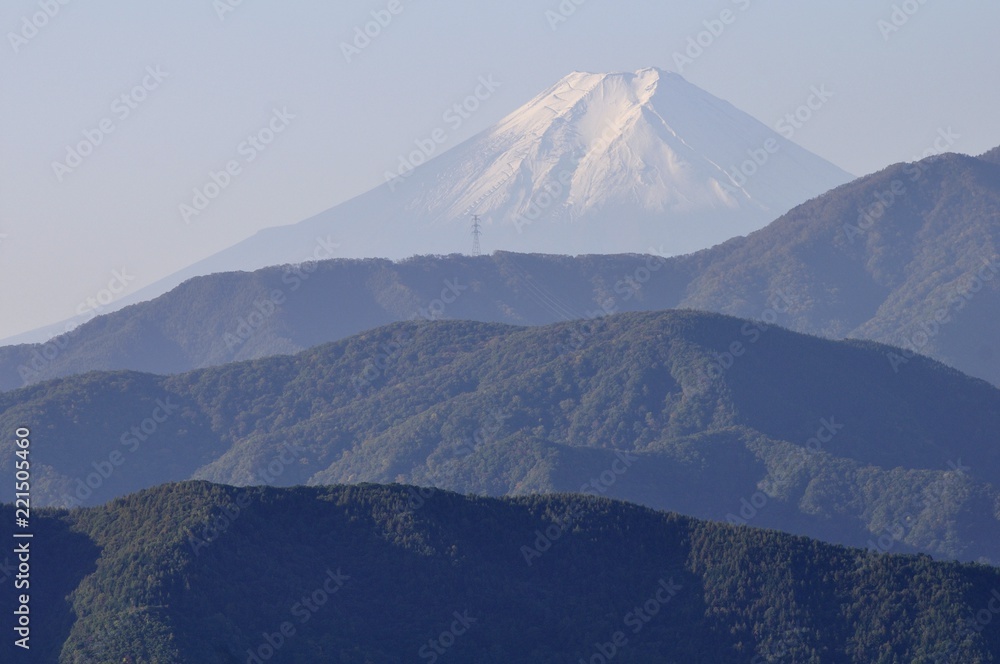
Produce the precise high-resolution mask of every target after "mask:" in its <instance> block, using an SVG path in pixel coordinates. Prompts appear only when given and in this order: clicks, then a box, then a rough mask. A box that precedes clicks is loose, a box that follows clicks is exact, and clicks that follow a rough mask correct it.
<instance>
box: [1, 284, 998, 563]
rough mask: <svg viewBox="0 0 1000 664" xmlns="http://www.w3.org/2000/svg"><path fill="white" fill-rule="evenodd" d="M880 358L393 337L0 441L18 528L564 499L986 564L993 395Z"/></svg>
mask: <svg viewBox="0 0 1000 664" xmlns="http://www.w3.org/2000/svg"><path fill="white" fill-rule="evenodd" d="M774 307H775V309H774V311H775V312H776V315H780V314H779V313H778V312H779V311H780V310H782V309H784V307H785V305H784V304H782V303H781V302H780V301H776V302H775V303H774ZM887 350H888V348H887V347H882V346H878V345H875V344H871V343H867V342H865V343H860V342H833V341H827V340H823V339H819V338H816V337H810V336H804V335H800V334H797V333H793V332H789V331H787V330H784V329H781V328H779V327H777V326H774V325H768V324H766V323H764V322H763V321H744V320H741V319H736V318H730V317H725V316H720V315H716V314H706V313H698V312H662V313H630V314H618V315H615V316H610V317H607V318H603V319H600V320H594V321H573V322H569V323H561V324H556V325H553V326H547V327H528V328H524V327H511V326H504V325H497V324H485V323H472V322H426V321H424V322H411V323H398V324H395V325H391V326H387V327H384V328H379V329H377V330H374V331H371V332H368V333H365V334H362V335H359V336H355V337H351V338H349V339H346V340H343V341H339V342H334V343H332V344H327V345H324V346H319V347H317V348H314V349H312V350H309V351H306V352H303V353H301V354H299V355H296V356H280V357H273V358H267V359H261V360H254V361H248V362H240V363H234V364H228V365H224V366H221V367H216V368H211V369H204V370H199V371H195V372H191V373H186V374H181V375H176V376H169V377H162V376H155V375H151V374H140V373H135V372H112V373H89V374H84V375H81V376H76V377H71V378H66V379H59V380H54V381H49V382H45V383H40V384H38V385H34V386H31V387H28V388H24V389H21V390H17V391H13V392H8V393H6V394H3V395H0V428H6V429H9V430H11V431H13V430H14V429H15V428H16V427H19V426H25V425H26V424H25V423H36V424H35V425H34V426H33V431H32V450H33V451H32V454H33V458H34V459H35V470H34V477H35V480H34V486H35V496H34V498H35V501H36V502H37V503H38V504H39V505H45V504H48V505H64V506H73V505H81V504H83V505H93V504H97V503H101V502H103V501H106V500H108V499H111V498H113V497H115V496H120V495H122V494H124V493H127V492H130V491H135V490H138V489H142V488H145V487H149V486H153V485H156V484H160V483H163V482H168V481H178V480H184V479H207V480H211V481H214V482H222V483H226V484H235V485H255V484H270V485H275V486H293V485H298V484H333V483H358V482H393V481H398V482H406V483H412V484H417V485H421V486H436V487H441V488H445V489H450V490H454V491H459V492H462V493H475V494H489V495H496V496H500V495H519V494H526V493H535V492H568V491H572V492H580V491H583V492H586V493H594V494H598V495H606V496H614V497H617V498H622V499H626V500H630V501H633V502H638V503H642V504H645V505H648V506H651V507H655V508H658V509H669V510H675V511H678V512H682V513H687V514H691V515H693V516H697V517H702V518H711V519H717V520H728V521H731V522H734V523H746V524H750V525H755V526H763V527H772V528H780V529H782V530H785V531H788V532H792V533H798V534H803V535H809V536H812V537H817V538H820V539H824V540H827V541H831V542H837V543H843V544H849V545H855V546H868V547H870V548H874V549H877V550H884V551H925V552H928V553H932V554H935V555H938V556H944V557H951V558H960V559H964V560H979V559H988V558H992V557H993V556H994V555H995V554H996V551H997V550H1000V548H998V547H1000V523H998V518H1000V517H998V514H1000V492H998V490H997V487H1000V472H998V469H1000V449H998V448H997V446H996V445H995V441H994V436H993V433H994V432H995V431H997V430H998V429H1000V419H998V418H1000V390H997V389H996V388H993V387H991V386H989V385H988V384H986V383H985V382H982V381H978V380H975V379H972V378H969V377H967V376H964V375H962V374H961V373H959V372H957V371H955V370H953V369H949V368H947V367H945V366H943V365H941V364H938V363H936V362H933V361H931V360H928V359H926V358H923V357H921V356H915V357H914V358H912V359H911V360H910V361H909V364H908V365H907V368H906V371H905V372H902V371H901V372H896V371H894V370H893V368H892V366H891V365H890V364H889V363H888V362H886V361H885V353H886V351H887ZM15 460H16V458H15V455H14V450H13V449H12V448H8V449H7V450H6V451H5V452H3V454H2V456H0V469H5V472H6V471H8V470H9V471H10V472H13V469H12V468H13V464H14V462H15ZM8 491H12V488H10V489H8ZM9 497H12V494H10V495H9V496H8V498H9Z"/></svg>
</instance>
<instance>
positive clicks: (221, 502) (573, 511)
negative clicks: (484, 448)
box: [0, 482, 1000, 664]
mask: <svg viewBox="0 0 1000 664" xmlns="http://www.w3.org/2000/svg"><path fill="white" fill-rule="evenodd" d="M416 491H418V490H417V489H416V488H414V487H405V486H398V485H396V486H378V485H365V486H354V487H343V486H339V487H308V488H307V487H298V488H291V489H271V488H262V487H258V488H249V489H238V488H235V487H225V486H219V485H212V484H208V483H205V482H186V483H182V484H175V485H164V486H160V487H156V488H153V489H148V490H145V491H143V492H141V493H138V494H133V495H130V496H127V497H123V498H121V499H118V500H116V501H114V502H113V503H110V504H108V505H104V506H100V507H95V508H88V509H81V510H74V511H70V512H65V511H61V510H55V511H46V512H44V513H42V514H40V515H38V516H37V517H35V520H34V521H35V528H36V531H37V532H38V535H39V538H40V539H38V540H37V541H45V542H51V543H53V544H55V543H58V544H62V545H69V544H72V545H73V546H74V548H73V549H70V548H68V546H60V547H50V548H47V549H39V550H38V551H37V552H36V557H34V558H33V559H32V563H33V569H32V571H33V572H35V574H33V576H32V581H35V583H33V586H32V589H33V592H34V593H35V597H36V598H38V599H41V598H42V597H43V596H44V597H46V598H47V599H50V601H47V602H45V603H44V604H38V605H35V604H33V605H32V617H33V618H35V620H34V621H33V623H32V624H33V626H34V627H35V631H34V633H33V636H35V639H34V640H33V641H32V646H33V653H32V654H33V655H34V656H35V657H36V659H33V661H39V662H60V663H64V664H69V663H70V662H76V661H109V662H110V661H114V662H120V661H198V662H208V663H214V662H220V663H226V664H231V663H232V662H245V661H249V662H255V661H256V660H257V659H260V660H261V661H267V660H270V659H272V658H275V657H276V656H277V657H278V658H281V659H286V660H289V661H327V659H328V658H329V657H331V656H333V657H336V658H337V659H338V660H339V661H345V662H358V663H359V664H361V663H363V662H389V663H397V662H399V663H401V662H406V661H413V660H414V658H415V656H416V657H418V658H420V659H421V660H423V659H426V660H428V661H432V662H433V661H438V660H439V659H440V661H444V658H451V659H456V660H458V661H477V662H488V663H490V664H493V663H496V664H499V663H500V662H544V663H545V664H571V663H575V662H578V661H580V660H581V659H583V660H584V661H604V660H606V659H608V658H612V657H613V658H614V659H615V660H616V661H622V662H649V661H660V662H669V663H673V662H676V663H678V664H679V663H681V662H685V663H687V662H709V661H711V662H714V663H719V664H736V663H737V662H747V661H751V660H757V661H766V660H781V661H789V662H803V663H805V662H817V661H833V662H845V663H854V662H857V663H858V664H862V663H867V662H872V661H913V662H930V661H939V662H949V663H951V662H959V661H960V662H963V663H966V664H982V663H985V662H988V661H991V659H992V658H993V657H994V656H995V655H996V654H997V653H998V652H1000V628H998V624H1000V623H998V621H997V620H995V619H994V618H995V613H996V612H995V611H992V610H991V609H992V607H993V606H994V604H995V596H996V590H995V588H996V587H997V586H998V583H1000V576H998V572H997V570H996V569H994V568H988V567H984V566H977V565H960V564H954V563H935V562H932V561H930V560H929V559H928V558H927V557H926V556H896V555H878V554H874V553H871V552H864V551H859V550H853V549H845V548H843V547H837V546H831V545H828V544H823V543H820V542H816V541H813V540H808V539H805V538H798V537H792V536H789V535H786V534H782V533H776V532H772V531H764V530H759V529H754V528H734V527H732V526H728V525H723V524H712V523H707V522H703V521H698V520H694V519H690V518H688V517H683V516H679V515H676V514H668V513H661V512H653V511H651V510H648V509H645V508H640V507H637V506H634V505H628V504H625V503H620V502H617V501H610V500H607V499H601V498H593V497H579V496H547V497H537V496H526V497H519V498H507V499H500V500H498V499H488V498H481V497H467V496H459V495H456V494H452V493H448V492H436V493H433V494H431V495H428V496H426V497H424V498H422V500H421V502H419V503H415V502H414V501H413V499H412V497H413V495H414V493H415V492H416ZM0 514H2V516H3V517H4V519H3V523H5V524H8V523H11V522H12V521H13V509H12V508H11V507H10V506H9V505H0ZM5 527H6V526H5ZM581 579H586V580H588V582H587V583H581V582H580V580H581ZM991 590H992V592H991ZM372 598H391V599H387V600H386V601H373V599H372ZM14 602H15V598H14V597H13V595H12V594H5V595H4V597H3V600H2V603H3V607H4V609H5V610H7V611H10V612H12V611H13V610H14V608H15V607H14V606H12V604H13V603H14ZM986 607H990V608H986ZM984 613H985V616H984V615H983V614H984ZM970 616H971V618H970ZM511 634H517V635H518V638H517V639H514V640H511V639H510V635H511ZM13 649H14V646H13V645H12V639H7V640H5V641H4V644H3V645H2V646H0V652H3V653H4V654H5V655H7V654H8V653H9V651H11V650H13ZM601 658H604V660H602V659H601Z"/></svg>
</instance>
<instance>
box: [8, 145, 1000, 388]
mask: <svg viewBox="0 0 1000 664" xmlns="http://www.w3.org/2000/svg"><path fill="white" fill-rule="evenodd" d="M997 161H998V158H997V152H996V151H995V150H994V151H992V152H990V153H987V154H986V155H983V157H982V158H978V159H977V158H974V157H968V156H964V155H955V154H948V155H941V156H938V157H932V158H928V159H925V160H923V161H921V162H918V163H914V164H896V165H894V166H891V167H889V168H886V169H884V170H882V171H880V172H878V173H874V174H872V175H869V176H866V177H863V178H860V179H858V180H856V181H854V182H852V183H850V184H847V185H844V186H842V187H838V188H837V189H834V190H833V191H830V192H828V193H826V194H824V195H822V196H819V197H817V198H815V199H813V200H811V201H808V202H806V203H804V204H802V205H800V206H798V207H796V208H795V209H793V210H791V211H790V212H788V213H787V214H785V215H784V216H782V217H781V218H779V219H777V220H775V221H774V222H773V223H771V224H770V225H768V226H767V227H766V228H764V229H761V230H760V231H757V232H755V233H752V234H750V235H748V236H746V237H738V238H734V239H732V240H730V241H728V242H725V243H723V244H720V245H718V246H716V247H713V248H711V249H706V250H704V251H700V252H698V253H695V254H691V255H687V256H678V257H671V258H663V256H669V255H670V254H671V253H673V250H672V249H671V247H670V246H669V244H668V243H664V245H662V246H656V247H650V248H649V252H650V253H651V254H658V255H650V256H628V255H618V256H577V257H569V256H541V255H525V254H514V253H509V252H502V251H499V252H496V253H494V254H493V255H491V256H480V257H467V256H458V255H452V256H424V257H418V258H413V259H410V260H406V261H401V262H391V261H386V260H376V259H371V260H327V261H320V262H308V261H307V262H305V263H303V264H301V265H291V266H280V267H273V268H268V269H264V270H260V271H257V272H253V273H242V272H237V273H226V274H216V275H211V276H208V277H199V278H196V279H192V280H191V281H188V282H186V283H184V284H182V285H180V286H178V287H177V288H176V289H174V290H173V291H171V292H170V293H167V294H165V295H163V296H161V297H158V298H156V299H155V300H152V301H149V302H144V303H142V304H137V305H134V306H131V307H128V308H126V309H123V310H122V311H118V312H115V313H112V314H109V315H107V316H99V317H97V318H95V319H94V320H92V321H90V322H88V323H86V324H84V325H82V326H80V327H79V328H77V329H76V330H74V331H73V332H72V333H70V334H66V335H63V336H61V337H58V338H56V339H53V340H52V341H50V342H48V343H47V344H44V345H19V346H7V347H3V348H0V389H13V388H17V387H21V386H24V385H25V384H30V383H35V382H38V381H41V380H45V379H48V378H53V377H57V376H66V375H70V374H74V373H82V372H85V371H89V370H95V369H132V370H138V371H149V372H153V373H178V372H182V371H187V370H189V369H194V368H198V367H207V366H212V365H218V364H224V363H226V362H230V361H233V360H242V359H251V358H260V357H265V356H268V355H274V354H277V353H294V352H298V351H301V350H304V349H306V348H309V347H312V346H314V345H317V344H321V343H325V342H328V341H335V340H337V339H342V338H345V337H347V336H350V335H353V334H357V333H359V332H362V331H365V330H369V329H372V328H375V327H377V326H379V325H385V324H388V323H391V322H394V321H402V320H413V319H416V320H440V319H451V320H458V319H463V320H477V321H484V322H503V323H510V324H524V325H542V324H549V323H554V322H558V321H563V320H571V319H582V318H587V317H593V316H595V315H603V314H606V313H613V312H626V311H652V310H662V309H669V308H692V309H700V310H705V311H715V312H720V313H725V314H729V315H733V316H739V317H743V318H760V317H762V316H764V315H765V314H766V313H767V312H769V311H770V310H771V309H772V302H773V301H774V299H775V298H782V299H783V301H786V302H787V308H786V310H785V311H783V312H782V313H781V315H780V320H779V323H780V324H781V325H783V326H784V327H788V328H790V329H794V330H798V331H800V332H806V333H809V334H818V335H822V336H827V337H830V338H838V339H839V338H845V337H853V338H862V339H870V340H874V341H878V342H881V343H888V344H891V345H895V346H901V347H904V348H906V349H907V351H908V353H910V354H912V353H920V354H923V355H929V356H931V357H934V358H936V359H939V360H941V361H943V362H945V363H946V364H949V365H951V366H954V367H957V368H959V369H960V370H962V371H963V372H965V373H968V374H970V375H973V376H977V377H980V378H984V379H986V380H988V381H990V382H992V383H993V384H994V385H1000V342H998V337H997V335H996V334H995V333H994V331H995V330H996V329H997V328H998V326H1000V313H998V312H1000V278H997V277H998V275H1000V164H998V163H996V162H997ZM332 241H333V239H331V238H327V237H317V238H316V245H315V247H313V248H312V249H311V250H310V251H306V250H307V249H309V248H308V247H304V248H303V252H304V253H303V255H304V257H309V256H330V255H331V253H330V251H329V250H328V249H327V245H328V244H329V243H330V242H332Z"/></svg>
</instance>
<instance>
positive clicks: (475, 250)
mask: <svg viewBox="0 0 1000 664" xmlns="http://www.w3.org/2000/svg"><path fill="white" fill-rule="evenodd" d="M482 234H483V229H482V226H481V225H480V223H479V215H478V214H474V215H472V255H473V256H478V255H479V254H480V253H482V250H481V249H480V247H479V238H480V236H482Z"/></svg>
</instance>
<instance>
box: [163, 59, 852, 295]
mask: <svg viewBox="0 0 1000 664" xmlns="http://www.w3.org/2000/svg"><path fill="white" fill-rule="evenodd" d="M488 84H490V82H489V81H483V85H488ZM415 144H416V145H419V141H415ZM412 148H413V146H410V147H409V148H408V150H409V149H412ZM417 156H419V155H417ZM423 161H424V160H423V159H413V160H409V161H408V160H404V159H403V158H401V159H400V162H401V163H400V165H399V167H398V168H397V169H396V170H395V171H391V172H389V173H387V177H386V183H385V184H383V185H382V186H380V187H377V188H375V189H373V190H372V191H369V192H368V193H366V194H363V195H361V196H358V197H357V198H354V199H352V200H349V201H347V202H345V203H343V204H341V205H338V206H337V207H334V208H332V209H330V210H327V211H326V212H323V213H321V214H319V215H317V216H315V217H313V218H311V219H307V220H305V221H302V222H299V223H297V224H293V225H291V226H281V227H275V228H270V229H266V230H263V231H261V232H259V233H257V234H256V235H254V236H252V237H250V238H248V239H247V240H245V241H243V242H241V243H239V244H237V245H235V246H233V247H231V248H230V249H227V250H225V251H223V252H221V253H219V254H216V255H215V256H212V257H209V258H208V259H206V260H204V261H202V262H200V263H198V264H195V265H193V266H191V267H190V268H188V269H186V270H184V271H183V272H181V273H178V274H176V275H172V276H171V277H170V278H168V279H166V280H164V281H163V282H162V283H161V284H159V285H158V287H159V288H160V289H161V292H163V291H165V290H167V289H169V288H171V287H172V286H173V285H176V284H177V283H180V281H181V280H183V279H186V278H190V277H192V276H196V275H199V274H207V273H211V272H220V271H229V270H248V269H257V268H260V267H264V266H267V265H276V264H282V263H301V262H304V261H307V260H311V259H314V258H326V257H357V258H362V257H388V258H405V257H407V256H411V255H414V254H448V253H454V252H463V253H468V252H469V251H470V250H471V247H472V242H471V238H470V235H469V228H470V224H471V216H472V215H473V214H478V215H480V216H481V219H482V225H483V237H482V246H483V250H484V251H485V252H492V251H494V250H508V251H520V252H537V253H554V254H583V253H602V254H604V253H620V252H642V253H649V252H653V251H656V252H661V253H664V254H668V255H673V254H681V253H687V252H692V251H696V250H699V249H703V248H706V247H709V246H712V245H714V244H718V243H720V242H723V241H725V240H727V239H729V238H731V237H734V236H736V235H745V234H747V233H749V232H751V231H754V230H757V229H758V228H761V227H763V226H764V225H766V224H767V223H768V222H770V221H772V220H773V219H775V218H777V217H778V216H780V215H781V214H783V213H784V212H786V211H787V210H789V209H790V208H792V207H794V206H795V205H797V204H799V203H802V202H804V201H806V200H808V199H809V198H812V197H814V196H817V195H819V194H821V193H823V192H825V191H827V190H829V189H831V188H833V187H835V186H838V185H840V184H843V183H845V182H848V181H849V180H851V179H852V177H851V176H850V175H849V174H848V173H846V172H844V171H842V170H840V169H839V168H837V167H836V166H834V165H833V164H830V163H829V162H827V161H825V160H823V159H822V158H820V157H818V156H816V155H814V154H812V153H811V152H809V151H807V150H805V149H803V148H801V147H799V146H797V145H796V144H794V143H792V142H790V141H789V140H787V139H785V138H784V137H782V136H781V135H779V134H778V133H776V132H775V131H773V130H771V129H770V128H769V127H767V126H765V125H764V124H762V123H761V122H759V121H757V120H756V119H754V118H752V117H751V116H749V115H747V114H746V113H744V112H742V111H740V110H739V109H737V108H735V107H734V106H732V105H731V104H729V103H728V102H725V101H723V100H721V99H719V98H717V97H714V96H712V95H710V94H709V93H707V92H705V91H704V90H702V89H700V88H698V87H697V86H695V85H693V84H691V83H689V82H688V81H687V80H685V79H684V78H683V77H682V76H680V75H679V74H675V73H670V72H665V71H661V70H659V69H642V70H640V71H637V72H633V73H611V74H591V73H586V72H574V73H572V74H569V75H568V76H566V77H565V78H563V79H562V80H561V81H559V82H558V83H556V84H555V85H553V86H552V87H551V88H549V89H548V90H545V91H544V92H542V93H541V94H539V95H538V96H537V97H535V98H534V99H532V100H530V101H529V102H527V103H526V104H524V105H523V106H522V107H520V108H519V109H517V110H515V111H514V112H513V113H511V114H510V115H508V116H507V117H505V118H504V119H503V120H501V121H500V122H499V123H498V124H496V125H495V126H493V127H492V128H490V129H487V130H486V131H483V132H481V133H480V134H478V135H476V136H474V137H473V138H471V139H469V140H467V141H465V142H464V143H462V144H460V145H458V146H456V147H454V148H452V149H450V150H447V151H445V152H443V153H441V154H439V155H437V156H435V157H434V158H432V159H429V160H427V161H426V163H422V162H423ZM411 163H419V164H420V165H419V166H416V167H413V166H411V165H410V164H411ZM320 239H322V242H321V243H320ZM318 243H320V244H322V246H324V247H328V246H335V247H336V252H334V255H327V254H329V253H330V252H328V251H326V250H325V249H324V253H323V255H321V256H317V255H316V247H317V246H319V244H318ZM146 295H147V296H148V293H146Z"/></svg>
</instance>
